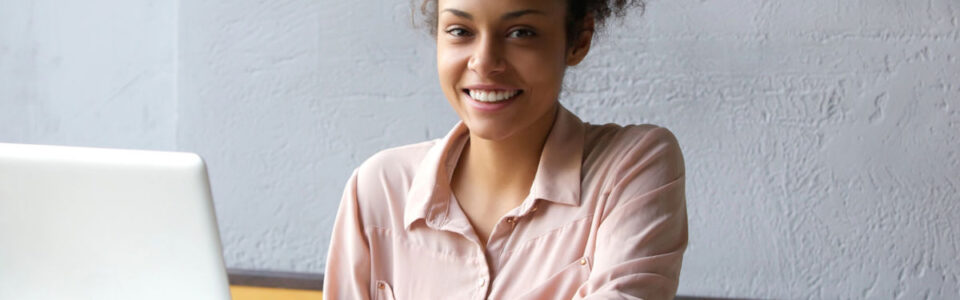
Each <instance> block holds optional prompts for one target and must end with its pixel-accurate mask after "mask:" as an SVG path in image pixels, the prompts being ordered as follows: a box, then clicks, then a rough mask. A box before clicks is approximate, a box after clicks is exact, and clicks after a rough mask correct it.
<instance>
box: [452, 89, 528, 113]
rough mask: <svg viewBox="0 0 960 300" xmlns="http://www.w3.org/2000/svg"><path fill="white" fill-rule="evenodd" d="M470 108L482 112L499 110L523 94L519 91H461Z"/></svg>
mask: <svg viewBox="0 0 960 300" xmlns="http://www.w3.org/2000/svg"><path fill="white" fill-rule="evenodd" d="M462 93H463V95H464V96H465V97H466V98H467V99H468V100H467V103H468V104H469V105H470V107H473V108H474V109H477V110H479V111H484V112H494V111H498V110H501V109H503V108H505V107H507V106H508V105H510V104H511V103H513V102H514V100H516V99H517V98H518V96H520V95H522V94H523V90H519V89H470V88H466V89H463V90H462Z"/></svg>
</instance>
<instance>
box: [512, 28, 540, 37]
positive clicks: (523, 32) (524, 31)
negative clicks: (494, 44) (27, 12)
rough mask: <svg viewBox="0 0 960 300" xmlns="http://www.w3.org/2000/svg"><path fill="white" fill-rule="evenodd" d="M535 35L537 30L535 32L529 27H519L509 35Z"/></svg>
mask: <svg viewBox="0 0 960 300" xmlns="http://www.w3.org/2000/svg"><path fill="white" fill-rule="evenodd" d="M535 35H537V34H536V33H535V32H533V30H529V29H517V30H514V31H511V32H510V34H509V35H508V36H509V37H511V38H525V37H531V36H535Z"/></svg>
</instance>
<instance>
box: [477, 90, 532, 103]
mask: <svg viewBox="0 0 960 300" xmlns="http://www.w3.org/2000/svg"><path fill="white" fill-rule="evenodd" d="M468 91H469V92H470V98H473V99H475V100H477V101H480V102H499V101H503V100H507V99H510V98H513V96H516V95H517V94H519V93H520V90H512V91H479V90H468Z"/></svg>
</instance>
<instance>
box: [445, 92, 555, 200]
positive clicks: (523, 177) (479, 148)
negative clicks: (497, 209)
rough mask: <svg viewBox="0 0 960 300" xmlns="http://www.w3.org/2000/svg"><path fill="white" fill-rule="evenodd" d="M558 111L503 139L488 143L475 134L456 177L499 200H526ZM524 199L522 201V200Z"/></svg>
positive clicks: (465, 151) (463, 156) (473, 188)
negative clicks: (517, 198)
mask: <svg viewBox="0 0 960 300" xmlns="http://www.w3.org/2000/svg"><path fill="white" fill-rule="evenodd" d="M556 109H557V108H555V109H554V111H553V113H548V114H546V115H545V116H544V117H543V118H541V120H537V121H536V122H534V124H532V126H530V127H528V128H526V130H523V131H520V132H517V133H516V134H514V135H512V136H510V137H509V138H506V139H503V140H487V139H483V138H479V137H477V136H475V135H473V134H471V136H470V140H469V143H468V144H467V145H466V147H465V148H464V150H463V153H462V154H461V156H460V162H459V163H458V164H457V165H458V166H457V172H462V173H461V174H455V177H459V179H461V180H466V181H462V182H461V183H464V182H469V185H471V186H472V188H471V190H481V191H487V192H488V193H490V195H488V196H491V197H496V198H516V196H518V195H519V197H525V196H526V194H527V193H528V192H529V191H530V186H531V185H532V184H533V179H534V177H536V174H537V167H538V166H539V164H540V154H541V152H542V151H543V146H544V144H545V142H546V139H547V135H548V134H549V133H550V129H551V128H552V127H553V122H554V119H555V118H556ZM520 200H522V199H520Z"/></svg>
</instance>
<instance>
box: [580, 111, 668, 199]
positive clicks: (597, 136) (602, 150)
mask: <svg viewBox="0 0 960 300" xmlns="http://www.w3.org/2000/svg"><path fill="white" fill-rule="evenodd" d="M586 125H587V126H586V131H585V136H584V155H583V157H584V164H583V166H584V168H585V169H586V170H585V173H593V174H594V175H599V176H602V177H604V178H606V179H607V180H611V181H613V183H616V184H625V183H627V182H634V181H637V180H642V181H644V185H646V184H658V183H661V184H662V183H665V182H667V181H672V180H676V179H677V178H681V177H683V175H684V159H683V153H682V152H681V150H680V143H679V142H678V141H677V137H676V136H675V135H674V134H673V132H672V131H670V130H669V129H667V128H664V127H661V126H658V125H653V124H641V125H625V126H623V125H617V124H603V125H593V124H586ZM634 184H636V182H634Z"/></svg>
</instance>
